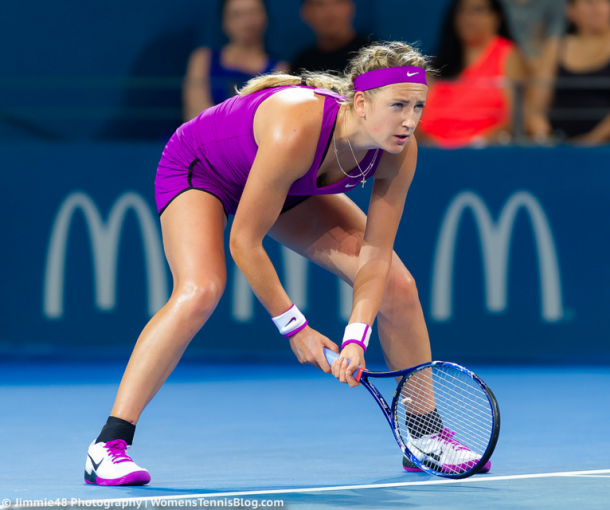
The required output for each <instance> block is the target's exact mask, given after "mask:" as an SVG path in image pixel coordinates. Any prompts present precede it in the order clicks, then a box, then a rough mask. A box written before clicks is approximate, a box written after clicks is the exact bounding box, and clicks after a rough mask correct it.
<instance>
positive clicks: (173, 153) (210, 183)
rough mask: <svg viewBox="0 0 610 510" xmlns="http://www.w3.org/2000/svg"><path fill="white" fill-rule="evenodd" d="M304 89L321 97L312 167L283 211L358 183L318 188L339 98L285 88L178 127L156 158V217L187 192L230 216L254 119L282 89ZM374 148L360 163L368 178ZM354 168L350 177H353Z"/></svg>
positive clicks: (251, 146) (249, 157)
mask: <svg viewBox="0 0 610 510" xmlns="http://www.w3.org/2000/svg"><path fill="white" fill-rule="evenodd" d="M294 87H299V88H308V89H311V90H313V91H314V93H316V94H319V95H321V96H324V110H323V115H322V128H321V131H320V137H319V139H318V146H317V148H316V153H315V157H314V160H313V163H312V165H311V167H310V168H309V170H308V171H307V173H306V174H305V175H304V176H303V177H301V178H299V179H297V180H296V181H294V183H293V184H292V186H291V187H290V189H289V190H288V196H287V197H286V201H285V203H284V207H283V209H282V212H285V211H287V210H288V209H290V208H292V207H294V206H295V205H297V204H299V203H301V202H302V201H303V200H305V199H306V198H308V197H309V196H311V195H330V194H338V193H345V192H346V191H349V190H350V189H352V188H354V187H355V186H356V185H357V184H359V183H360V180H357V179H354V178H350V177H348V176H345V177H344V178H343V179H341V180H340V181H339V182H336V183H335V184H331V185H329V186H323V187H321V188H318V186H317V183H316V181H317V175H318V170H319V168H320V165H321V164H322V162H323V161H324V157H325V156H326V153H327V152H328V148H329V146H330V143H331V141H332V135H333V132H334V129H335V122H336V119H337V114H338V112H339V107H340V101H342V100H343V99H345V98H344V97H343V96H340V95H339V94H336V93H334V92H331V91H330V90H326V89H314V88H313V87H306V86H303V85H288V86H283V87H275V88H270V89H265V90H261V91H259V92H255V93H253V94H249V95H247V96H239V95H237V96H235V97H232V98H230V99H228V100H226V101H224V102H223V103H221V104H219V105H216V106H214V107H212V108H208V109H207V110H204V111H203V112H202V113H200V114H199V115H198V116H197V117H195V118H194V119H192V120H190V121H188V122H186V123H185V124H183V125H182V126H180V127H179V128H178V130H177V131H176V132H175V133H174V135H173V136H172V137H171V139H170V140H169V142H168V143H167V145H166V146H165V150H164V151H163V154H162V156H161V161H160V163H159V167H158V169H157V177H156V179H155V198H156V202H157V208H158V210H159V214H162V213H163V211H164V210H165V209H166V208H167V206H168V205H169V204H170V203H171V201H172V200H173V199H174V198H176V197H177V196H178V195H180V194H181V193H184V192H185V191H188V190H190V189H198V190H201V191H205V192H207V193H210V194H211V195H214V196H215V197H216V198H218V199H219V200H220V201H221V202H222V204H223V206H224V210H225V213H226V214H227V216H228V215H230V214H235V211H236V210H237V206H238V204H239V200H240V198H241V195H242V193H243V190H244V187H245V185H246V181H247V179H248V175H249V173H250V169H251V168H252V164H253V163H254V159H255V157H256V153H257V151H258V146H257V144H256V141H255V140H254V129H253V123H254V115H255V113H256V110H257V108H258V107H259V105H260V104H261V103H262V102H263V101H264V100H265V99H267V98H269V97H270V96H272V95H273V94H276V93H277V92H279V91H281V90H284V89H287V88H294ZM379 152H380V150H379V149H373V150H370V151H368V153H367V154H366V155H365V157H364V159H363V160H362V162H361V163H360V167H362V168H367V167H368V166H369V164H370V163H371V162H373V167H372V168H371V170H370V171H369V173H368V174H367V177H370V176H372V175H373V174H374V173H375V170H376V169H377V166H378V164H379V160H380V159H381V154H379ZM359 173H360V170H359V169H358V167H357V166H356V167H355V168H354V169H353V170H351V172H350V175H351V174H353V175H354V176H356V175H358V174H359Z"/></svg>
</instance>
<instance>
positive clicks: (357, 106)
mask: <svg viewBox="0 0 610 510" xmlns="http://www.w3.org/2000/svg"><path fill="white" fill-rule="evenodd" d="M354 111H355V112H356V115H358V117H361V118H364V116H365V115H366V97H365V96H364V92H356V94H355V95H354Z"/></svg>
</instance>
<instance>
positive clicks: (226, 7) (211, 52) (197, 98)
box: [183, 0, 288, 122]
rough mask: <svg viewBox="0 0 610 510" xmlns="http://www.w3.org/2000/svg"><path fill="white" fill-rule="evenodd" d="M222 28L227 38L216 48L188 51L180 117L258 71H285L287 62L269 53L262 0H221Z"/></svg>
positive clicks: (219, 99)
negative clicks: (265, 37)
mask: <svg viewBox="0 0 610 510" xmlns="http://www.w3.org/2000/svg"><path fill="white" fill-rule="evenodd" d="M221 18H222V30H223V32H224V33H225V34H226V36H227V37H228V38H229V42H228V44H226V45H225V46H223V47H222V48H220V49H212V48H206V47H201V48H197V49H196V50H195V51H193V53H192V54H191V56H190V58H189V62H188V67H187V72H186V77H185V80H184V85H183V116H184V121H185V122H186V121H188V120H191V119H192V118H194V117H196V116H197V115H199V114H200V113H201V112H202V111H203V110H205V109H206V108H209V107H211V106H214V105H216V104H219V103H222V102H223V101H225V100H226V99H228V98H230V97H232V96H234V95H235V94H236V87H237V88H241V87H243V86H244V85H245V83H246V82H247V81H248V80H250V79H251V78H254V77H255V76H257V75H259V74H264V73H270V72H273V71H287V70H288V64H287V63H285V62H280V61H278V60H276V59H273V58H272V57H270V56H269V54H268V53H267V51H266V49H265V44H264V36H265V31H266V29H267V21H268V19H267V9H266V8H265V4H264V2H263V0H222V3H221Z"/></svg>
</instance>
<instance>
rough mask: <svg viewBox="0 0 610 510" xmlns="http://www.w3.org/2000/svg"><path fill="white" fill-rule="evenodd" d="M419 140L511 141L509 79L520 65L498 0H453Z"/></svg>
mask: <svg viewBox="0 0 610 510" xmlns="http://www.w3.org/2000/svg"><path fill="white" fill-rule="evenodd" d="M434 67H436V69H438V70H439V71H440V79H438V80H436V79H433V80H430V90H429V91H428V99H427V101H426V107H425V109H424V113H423V115H422V119H421V122H420V124H419V128H418V139H420V140H422V141H424V142H426V141H428V142H433V143H436V144H438V145H440V146H442V147H460V146H466V145H485V144H487V143H494V142H497V141H500V142H504V141H508V140H509V139H510V131H511V120H512V108H513V102H514V97H513V96H514V93H513V81H514V80H521V79H522V78H523V77H524V76H525V72H526V71H525V64H524V62H523V57H521V55H520V53H519V51H518V50H517V48H516V46H515V44H514V43H513V42H512V41H511V39H510V35H509V32H508V28H507V25H506V21H505V18H504V11H503V9H502V4H501V3H500V1H499V0H454V1H453V2H452V3H451V5H450V7H449V12H448V13H447V17H446V20H445V26H444V30H443V36H442V41H441V44H440V47H439V51H438V52H437V55H436V57H435V60H434Z"/></svg>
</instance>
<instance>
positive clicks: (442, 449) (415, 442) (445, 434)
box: [402, 428, 491, 474]
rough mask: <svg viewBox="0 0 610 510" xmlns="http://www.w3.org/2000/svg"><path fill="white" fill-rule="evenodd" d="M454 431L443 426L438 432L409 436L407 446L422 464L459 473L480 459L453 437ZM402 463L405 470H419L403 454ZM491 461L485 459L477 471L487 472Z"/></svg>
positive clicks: (471, 466)
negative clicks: (416, 437)
mask: <svg viewBox="0 0 610 510" xmlns="http://www.w3.org/2000/svg"><path fill="white" fill-rule="evenodd" d="M454 435H455V432H453V431H451V430H449V429H447V428H444V429H443V430H442V431H441V432H439V433H438V434H433V435H429V436H422V437H420V438H418V439H413V438H411V437H410V438H409V440H408V444H407V446H408V448H409V450H410V451H411V453H413V455H415V457H417V460H419V461H420V462H421V463H422V464H423V465H424V466H427V467H429V468H431V469H435V470H437V471H440V472H442V473H447V474H461V473H465V472H466V471H468V470H470V469H472V468H473V467H474V466H476V465H477V463H478V462H479V460H480V459H481V455H478V454H476V453H475V452H473V451H472V450H471V449H470V448H468V447H467V446H466V445H464V444H462V443H460V442H459V441H456V440H455V439H453V436H454ZM402 465H403V467H404V469H405V470H406V471H421V469H419V468H418V467H417V466H416V465H415V464H413V463H412V462H410V461H409V459H408V458H407V457H406V456H405V457H404V458H403V462H402ZM490 469H491V461H487V462H486V463H485V465H484V466H483V467H482V468H481V469H480V470H479V473H487V472H488V471H489V470H490Z"/></svg>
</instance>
